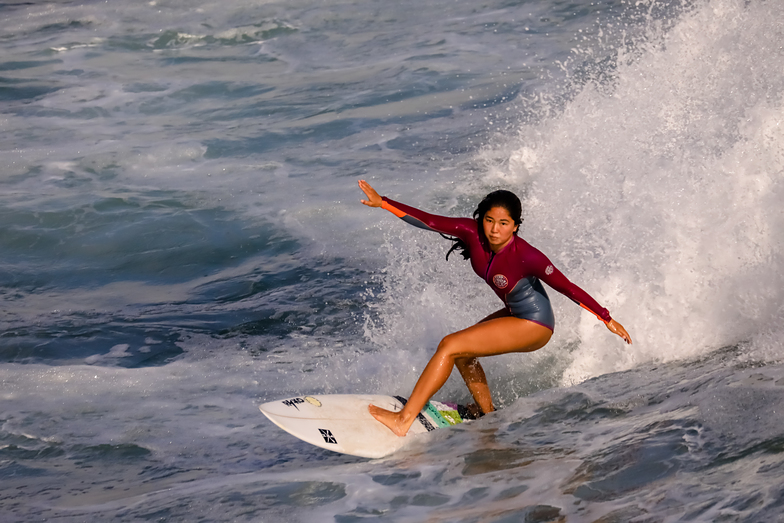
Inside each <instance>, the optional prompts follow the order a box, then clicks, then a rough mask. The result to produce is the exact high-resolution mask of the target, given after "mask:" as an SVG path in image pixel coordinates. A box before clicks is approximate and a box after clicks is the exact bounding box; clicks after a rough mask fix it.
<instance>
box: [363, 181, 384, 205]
mask: <svg viewBox="0 0 784 523" xmlns="http://www.w3.org/2000/svg"><path fill="white" fill-rule="evenodd" d="M358 184H359V188H360V189H361V190H362V192H363V193H365V197H366V198H367V200H360V201H361V202H362V203H363V204H365V205H367V206H368V207H381V203H382V202H383V200H382V199H381V196H380V195H379V194H378V193H377V192H376V190H375V189H373V187H371V186H370V184H369V183H367V182H366V181H365V180H359V183H358Z"/></svg>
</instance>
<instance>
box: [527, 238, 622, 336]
mask: <svg viewBox="0 0 784 523" xmlns="http://www.w3.org/2000/svg"><path fill="white" fill-rule="evenodd" d="M532 249H534V251H535V252H536V253H537V254H538V256H536V262H535V263H533V264H532V265H533V267H534V269H535V271H534V272H535V273H536V276H537V277H538V278H539V279H540V280H542V281H543V282H545V283H546V284H547V285H549V286H550V287H552V288H553V289H555V290H557V291H558V292H560V293H561V294H563V295H564V296H566V297H567V298H569V299H571V300H572V301H574V302H575V303H577V304H578V305H579V306H581V307H582V308H584V309H585V310H587V311H590V312H592V313H593V314H595V315H596V317H597V318H599V319H600V320H601V321H602V322H604V324H605V325H607V328H608V329H610V331H611V332H613V333H615V334H617V335H618V336H620V337H621V338H623V340H624V341H625V342H626V343H629V344H631V342H632V338H631V336H629V333H628V332H626V329H624V328H623V325H621V324H620V323H618V322H617V321H615V320H614V319H612V318H611V317H610V313H609V312H608V311H607V309H605V308H604V307H602V306H601V305H599V303H598V302H597V301H596V300H594V299H593V298H592V297H591V295H590V294H588V293H587V292H585V291H584V290H582V289H581V288H580V287H578V286H577V285H575V284H574V283H572V282H571V281H569V279H568V278H567V277H566V276H564V275H563V273H562V272H561V271H559V270H558V269H557V268H556V267H555V265H553V264H552V262H551V261H550V260H549V259H548V258H547V256H545V255H544V254H543V253H542V252H541V251H539V250H538V249H535V248H533V247H532Z"/></svg>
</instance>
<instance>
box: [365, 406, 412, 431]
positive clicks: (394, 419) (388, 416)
mask: <svg viewBox="0 0 784 523" xmlns="http://www.w3.org/2000/svg"><path fill="white" fill-rule="evenodd" d="M368 411H369V412H370V415H371V416H373V417H374V418H376V419H377V420H378V421H380V422H381V423H383V424H384V425H385V426H386V427H387V428H388V429H389V430H391V431H392V432H394V433H395V434H396V435H398V436H401V437H402V436H405V435H406V434H407V433H408V428H409V427H405V421H404V420H403V413H402V411H401V412H392V411H389V410H386V409H382V408H381V407H377V406H376V405H368Z"/></svg>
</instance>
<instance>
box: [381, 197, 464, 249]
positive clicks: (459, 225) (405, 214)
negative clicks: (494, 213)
mask: <svg viewBox="0 0 784 523" xmlns="http://www.w3.org/2000/svg"><path fill="white" fill-rule="evenodd" d="M382 200H383V202H382V204H381V208H382V209H386V210H388V211H389V212H391V213H392V214H394V215H395V216H397V217H398V218H400V219H402V220H403V221H404V222H406V223H408V224H410V225H413V226H414V227H419V228H420V229H425V230H427V231H434V232H440V233H443V234H449V235H452V236H456V237H458V238H461V239H463V237H464V236H467V235H468V234H469V231H470V225H471V224H473V223H474V221H473V220H471V219H470V218H449V217H447V216H438V215H436V214H429V213H426V212H424V211H420V210H419V209H415V208H414V207H411V206H409V205H405V204H402V203H399V202H396V201H394V200H390V199H389V198H387V197H386V196H384V197H382ZM474 228H475V226H474Z"/></svg>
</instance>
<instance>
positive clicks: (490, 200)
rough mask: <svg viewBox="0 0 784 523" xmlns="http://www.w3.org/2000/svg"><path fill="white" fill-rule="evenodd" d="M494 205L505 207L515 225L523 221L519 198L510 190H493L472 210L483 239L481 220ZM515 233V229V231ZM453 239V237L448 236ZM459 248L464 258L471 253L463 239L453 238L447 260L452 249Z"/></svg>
mask: <svg viewBox="0 0 784 523" xmlns="http://www.w3.org/2000/svg"><path fill="white" fill-rule="evenodd" d="M494 207H502V208H504V209H506V212H508V213H509V216H511V217H512V220H514V222H515V225H518V226H519V225H520V224H521V223H523V204H522V203H520V198H518V197H517V195H516V194H515V193H513V192H511V191H505V190H503V189H500V190H498V191H493V192H491V193H490V194H488V195H487V196H485V197H484V198H483V199H482V201H481V202H479V205H478V206H477V207H476V210H475V211H474V220H476V225H477V227H478V229H479V236H480V238H482V239H484V240H485V241H486V240H487V238H485V230H484V228H483V227H482V220H484V219H485V214H487V211H489V210H490V209H492V208H494ZM515 234H517V231H515ZM450 239H454V238H450ZM457 249H459V253H460V255H461V256H463V258H464V259H466V260H467V259H468V258H469V257H470V256H471V254H470V253H469V252H468V245H466V244H465V243H464V242H463V240H459V239H455V243H454V244H453V245H452V248H451V249H449V251H448V252H447V253H446V259H447V260H449V255H450V254H452V252H453V251H455V250H457Z"/></svg>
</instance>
